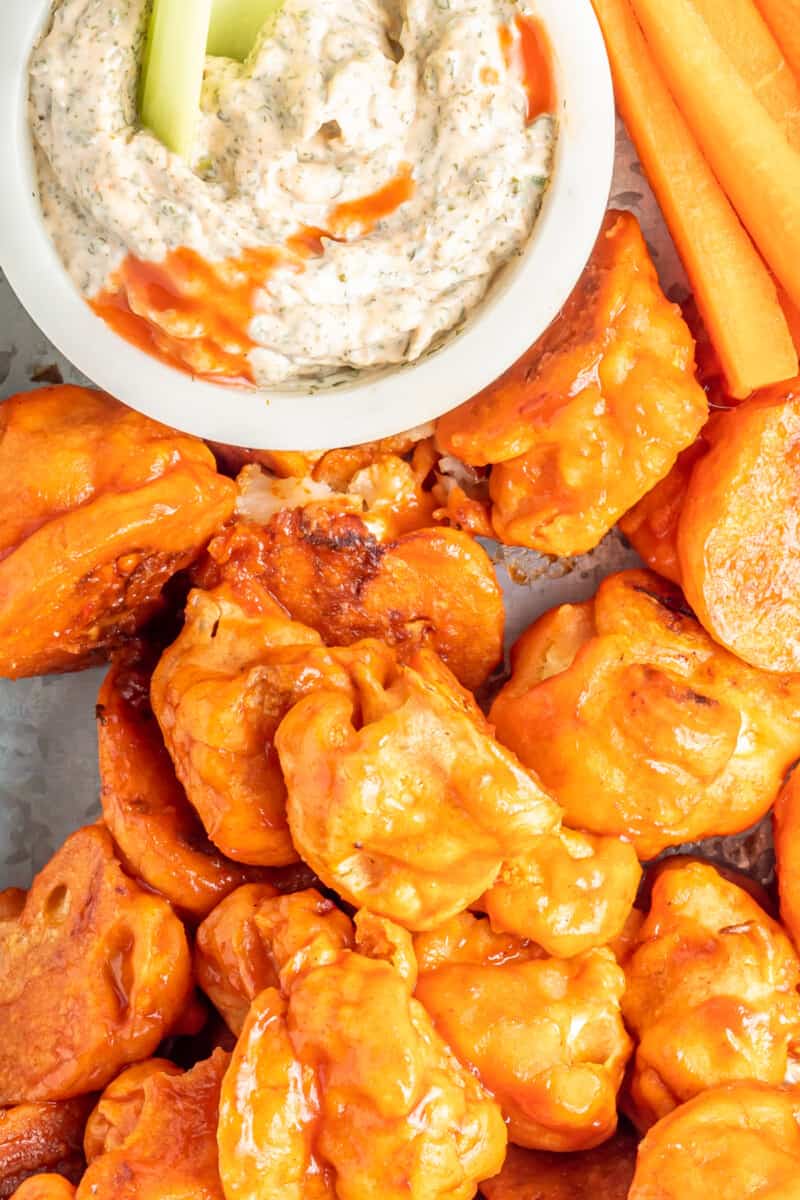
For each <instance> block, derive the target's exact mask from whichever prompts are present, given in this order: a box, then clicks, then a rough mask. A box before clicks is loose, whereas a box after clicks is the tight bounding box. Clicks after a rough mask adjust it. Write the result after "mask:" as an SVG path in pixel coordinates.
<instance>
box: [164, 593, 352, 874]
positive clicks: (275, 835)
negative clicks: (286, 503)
mask: <svg viewBox="0 0 800 1200" xmlns="http://www.w3.org/2000/svg"><path fill="white" fill-rule="evenodd" d="M323 684H324V685H325V686H326V687H328V688H333V687H341V688H344V689H345V690H346V691H349V690H350V689H351V684H350V677H349V674H348V672H347V671H346V669H345V668H344V667H342V666H341V665H339V664H338V663H337V661H336V659H335V657H334V655H333V654H331V653H330V652H329V651H327V650H326V649H325V647H324V646H323V644H322V640H321V638H320V637H319V635H318V634H316V633H315V632H314V631H313V630H312V629H308V628H307V627H306V626H304V625H300V624H298V623H297V622H294V621H291V620H290V619H289V618H288V617H287V615H286V613H285V612H284V611H283V609H281V608H280V606H279V605H278V604H276V603H275V601H274V600H273V599H272V598H271V597H270V596H269V595H267V593H266V592H264V591H263V589H262V588H260V587H259V585H258V584H256V583H254V582H252V581H250V583H249V584H248V589H247V591H246V592H244V591H240V590H236V591H235V590H234V589H233V588H232V587H230V586H229V585H227V584H223V585H221V586H220V587H218V588H215V589H214V590H213V591H210V592H203V591H194V592H192V593H191V594H190V596H189V600H188V603H187V607H186V621H185V624H184V627H183V630H182V631H181V633H180V634H179V636H178V638H177V640H176V641H175V642H174V643H173V645H172V646H170V647H169V649H168V650H166V651H165V653H164V654H163V655H162V657H161V660H160V662H159V664H158V666H157V668H156V670H155V672H154V674H153V680H152V685H151V701H152V705H153V711H154V713H155V714H156V717H157V718H158V722H159V725H160V726H161V731H162V733H163V736H164V741H165V743H166V746H167V749H168V751H169V753H170V756H171V757H172V761H173V763H174V764H175V770H176V773H177V776H178V779H179V780H180V781H181V783H182V784H183V786H184V788H185V789H186V795H187V796H188V798H189V800H190V802H191V803H192V804H193V805H194V807H195V809H196V810H197V812H198V813H199V815H200V819H201V821H202V822H203V825H204V827H205V829H206V832H207V833H208V836H209V837H210V839H211V841H212V842H213V843H214V845H215V846H217V847H218V848H219V849H220V850H221V851H222V852H223V853H224V854H226V855H227V856H228V857H229V858H232V859H233V860H234V861H236V862H243V863H252V864H263V865H267V866H281V865H284V864H286V863H291V862H293V861H294V860H295V859H296V858H297V853H296V851H295V849H294V846H293V845H292V841H291V838H290V837H289V831H288V828H287V825H286V813H285V799H286V790H285V787H284V783H283V777H282V775H281V770H280V766H279V764H278V760H277V755H276V753H275V750H274V747H273V745H272V739H273V736H274V733H275V730H276V729H277V726H278V723H279V721H280V719H281V717H282V716H283V715H284V713H285V712H286V711H287V709H288V708H289V707H290V706H291V704H292V703H293V702H294V700H295V699H297V698H298V697H299V696H302V695H303V694H304V693H305V692H307V691H309V690H311V689H312V688H314V687H319V686H322V685H323Z"/></svg>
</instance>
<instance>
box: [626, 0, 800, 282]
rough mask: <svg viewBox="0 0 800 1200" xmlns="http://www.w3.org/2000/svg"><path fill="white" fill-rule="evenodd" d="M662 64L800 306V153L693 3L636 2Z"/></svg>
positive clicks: (730, 190)
mask: <svg viewBox="0 0 800 1200" xmlns="http://www.w3.org/2000/svg"><path fill="white" fill-rule="evenodd" d="M632 6H633V10H634V12H635V13H636V15H637V17H638V19H639V24H640V25H641V27H642V30H643V32H644V35H645V38H646V39H647V43H648V45H649V46H650V50H651V51H652V54H653V58H654V59H655V62H656V65H657V66H658V68H659V70H660V71H661V74H662V76H663V77H664V80H665V82H666V84H667V86H668V88H669V89H670V91H671V92H672V94H673V96H674V97H675V100H676V102H677V104H678V107H679V108H680V110H681V112H682V113H683V115H684V117H685V118H686V121H687V123H688V125H689V127H690V129H692V131H693V132H694V135H695V137H696V138H697V140H698V142H699V144H700V148H701V149H702V151H703V153H704V154H705V156H706V158H707V159H708V163H709V165H710V167H711V169H712V170H713V172H714V174H715V175H716V176H717V179H718V180H719V182H720V183H721V184H722V187H723V188H724V189H725V191H726V192H727V194H728V196H729V197H730V200H731V201H732V203H733V206H734V208H735V209H736V210H737V212H738V213H739V216H740V217H741V219H742V221H743V222H744V224H745V226H746V227H747V229H748V230H749V232H750V235H751V236H752V238H753V241H754V242H755V244H756V246H757V247H758V249H759V250H760V251H761V254H762V255H763V257H764V258H765V259H766V261H767V264H768V265H769V266H770V267H771V268H772V270H773V271H774V273H775V275H776V276H777V277H778V279H779V280H780V282H781V283H782V284H783V286H784V287H785V288H786V291H787V292H788V294H789V297H790V299H791V300H793V301H794V303H795V304H797V305H800V154H798V152H797V151H796V150H793V149H792V147H791V146H790V144H789V142H788V141H787V140H786V137H785V135H784V133H783V132H782V130H781V128H780V126H779V125H778V124H777V123H776V122H775V121H774V120H773V119H772V117H771V116H770V115H769V113H768V112H767V110H766V109H765V108H764V106H763V104H761V103H760V102H759V101H758V100H757V99H756V97H755V95H754V94H753V92H752V90H751V88H750V87H748V85H747V84H746V83H745V81H744V80H743V79H742V77H741V75H740V74H739V72H738V71H737V70H736V67H735V66H734V65H733V63H732V62H731V60H730V59H729V58H728V56H727V54H726V53H725V51H724V50H722V49H721V47H720V46H719V44H718V42H716V41H715V39H714V37H713V36H712V34H711V31H710V30H709V28H708V26H707V25H706V23H705V21H704V20H703V18H702V17H701V16H700V14H699V13H698V12H697V9H696V8H694V7H693V5H692V0H668V3H665V2H664V0H632Z"/></svg>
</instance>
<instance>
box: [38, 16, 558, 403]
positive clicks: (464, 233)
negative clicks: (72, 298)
mask: <svg viewBox="0 0 800 1200" xmlns="http://www.w3.org/2000/svg"><path fill="white" fill-rule="evenodd" d="M531 2H532V3H533V0H531ZM526 3H527V0H521V3H519V2H517V0H447V3H446V4H443V3H441V0H315V2H314V3H313V4H308V2H307V0H284V3H283V6H282V9H281V11H280V13H279V15H278V16H277V18H276V20H275V21H274V23H273V24H272V25H271V26H270V27H269V29H268V30H265V31H264V34H263V36H262V37H261V38H260V40H259V41H258V43H257V44H256V46H255V47H254V50H253V52H252V54H251V55H250V57H249V59H248V60H247V61H246V62H245V63H243V64H240V63H234V62H233V61H231V60H228V59H222V58H208V59H207V60H206V72H205V79H204V83H203V93H202V98H201V111H200V116H199V121H198V127H197V133H196V138H195V146H194V150H193V153H192V155H191V156H190V160H188V161H184V160H183V159H180V158H178V157H177V156H176V155H174V154H171V153H170V152H169V151H168V150H167V149H166V148H165V147H164V146H162V145H161V144H160V143H159V142H158V141H157V139H156V138H155V137H154V136H153V135H152V133H150V132H149V131H148V130H146V129H144V128H142V127H141V125H140V124H139V122H138V117H137V107H136V93H137V83H138V77H139V67H140V61H141V55H142V50H143V44H144V36H145V31H146V26H147V18H148V14H149V11H150V4H149V0H54V4H53V17H52V22H51V25H50V27H49V28H48V29H47V30H46V31H45V34H44V35H43V38H42V40H41V41H40V43H39V45H38V46H37V47H36V48H35V50H34V52H33V55H32V58H31V66H30V105H29V109H30V120H31V125H32V131H33V135H34V142H35V146H36V157H37V167H38V173H39V195H40V199H41V204H42V209H43V215H44V219H45V223H46V225H47V227H48V229H49V231H50V234H51V236H52V238H53V241H54V243H55V245H56V248H57V250H58V252H59V253H60V255H61V257H62V259H63V261H64V263H65V265H66V267H67V269H68V270H69V272H70V274H71V276H72V278H73V280H74V281H75V283H76V285H77V287H78V288H79V290H80V291H81V293H82V295H83V296H84V297H85V298H86V299H87V301H88V302H89V303H90V304H91V305H92V307H93V309H94V311H95V312H96V313H98V315H100V316H101V317H102V318H103V319H104V320H106V321H107V322H108V323H109V324H110V325H111V326H112V327H113V328H114V329H115V330H116V331H117V332H118V333H120V334H121V335H122V336H124V337H126V338H127V339H128V340H129V341H131V342H134V343H135V344H136V345H138V346H140V347H141V348H142V349H145V350H147V351H148V352H149V353H151V354H153V355H155V356H157V357H158V358H160V359H162V360H163V361H167V362H169V363H171V364H172V365H175V366H179V367H181V368H183V369H185V370H187V371H189V372H191V373H193V374H196V375H198V376H202V377H209V378H213V379H215V380H217V381H223V382H226V381H230V382H234V383H237V384H242V383H244V384H254V385H257V386H259V387H270V386H292V385H295V386H306V387H307V386H308V385H309V384H317V383H321V382H336V381H337V380H338V379H342V378H345V377H346V376H347V375H349V374H351V373H352V372H355V371H363V370H369V369H375V370H380V369H383V368H386V367H388V366H392V365H400V364H404V363H410V362H414V361H416V360H417V359H418V358H419V357H420V356H421V355H422V354H423V353H425V351H426V350H428V349H429V348H431V347H435V346H437V345H438V344H440V343H441V341H442V340H443V339H444V338H445V337H446V336H447V335H448V334H450V333H452V332H453V331H455V330H457V329H458V328H460V326H461V325H462V324H463V322H464V321H465V319H467V318H468V317H469V316H470V314H471V313H472V311H473V310H474V309H475V308H476V307H477V306H478V305H479V304H480V303H481V301H482V300H483V297H484V296H485V294H486V292H487V290H488V288H489V287H490V286H491V284H492V281H493V280H494V278H495V276H496V275H497V273H498V272H499V271H500V270H502V268H503V267H505V266H506V265H507V264H508V263H509V262H511V261H512V260H513V259H514V258H515V257H517V256H518V255H519V254H521V253H522V251H523V250H524V248H525V245H526V243H527V240H528V238H529V236H530V233H531V231H532V229H533V226H534V224H535V221H536V218H537V216H538V212H539V208H540V206H541V200H542V196H543V194H544V191H545V188H546V186H547V183H548V179H549V175H550V171H551V167H552V161H553V147H554V143H555V136H556V129H555V122H554V118H553V109H554V104H553V100H554V90H553V86H552V70H551V60H550V54H549V47H548V45H547V38H546V34H545V32H544V30H543V29H542V28H541V27H540V25H539V24H538V22H537V21H536V19H535V17H534V16H533V15H532V14H530V13H529V12H528V11H527V10H526V7H525V5H526ZM498 28H500V30H501V34H500V38H498Z"/></svg>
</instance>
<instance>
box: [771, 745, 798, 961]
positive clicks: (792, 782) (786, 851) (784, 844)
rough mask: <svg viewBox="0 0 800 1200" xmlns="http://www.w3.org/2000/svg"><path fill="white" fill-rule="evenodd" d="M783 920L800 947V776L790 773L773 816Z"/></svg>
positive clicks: (795, 772) (795, 769) (794, 771)
mask: <svg viewBox="0 0 800 1200" xmlns="http://www.w3.org/2000/svg"><path fill="white" fill-rule="evenodd" d="M773 825H774V840H775V859H776V868H777V874H778V890H779V892H780V898H781V920H782V921H783V923H784V925H785V926H786V928H787V929H788V930H789V933H790V934H791V935H792V938H793V940H794V944H795V945H796V946H800V772H798V770H797V767H796V766H795V767H794V768H793V769H792V771H791V772H790V773H789V775H788V777H787V779H786V782H785V783H784V785H783V788H782V789H781V793H780V795H779V796H778V799H777V801H776V802H775V809H774V812H773Z"/></svg>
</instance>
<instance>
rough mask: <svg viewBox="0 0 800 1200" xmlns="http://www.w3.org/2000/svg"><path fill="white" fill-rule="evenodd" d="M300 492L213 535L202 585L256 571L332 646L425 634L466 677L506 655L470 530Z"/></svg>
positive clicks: (487, 568)
mask: <svg viewBox="0 0 800 1200" xmlns="http://www.w3.org/2000/svg"><path fill="white" fill-rule="evenodd" d="M389 494H390V495H391V494H392V489H391V488H390V489H389ZM296 501H297V497H290V498H289V500H288V501H287V502H286V504H284V505H282V506H279V507H277V508H275V509H274V510H273V511H272V512H269V514H268V515H267V514H266V513H265V514H264V521H263V523H256V522H255V521H252V520H250V521H240V522H239V523H237V524H236V525H235V526H233V527H232V528H231V529H230V530H228V531H226V532H225V533H224V534H222V535H221V536H220V537H218V538H215V539H214V541H213V542H212V543H211V546H210V548H209V558H208V559H207V560H206V565H205V567H204V569H202V570H201V571H200V573H199V575H198V581H199V582H200V583H201V585H203V586H206V587H208V586H211V585H213V584H215V583H217V582H219V581H220V580H221V579H230V580H232V581H233V582H235V583H238V582H239V581H240V580H241V579H242V578H243V577H244V578H245V579H247V578H254V579H257V580H258V581H259V582H260V583H261V584H263V586H264V587H266V588H267V589H268V590H269V591H270V592H272V594H273V595H274V596H275V597H276V598H277V599H278V600H279V601H280V603H281V604H283V605H284V607H285V608H286V609H287V610H288V612H289V613H290V614H291V616H292V617H294V619H295V620H297V621H302V622H303V623H304V624H306V625H309V626H311V627H313V628H314V629H316V630H318V632H319V633H320V634H321V635H322V637H323V638H324V639H325V641H326V642H328V643H329V644H331V645H349V644H350V643H351V642H354V641H357V640H358V639H360V638H366V637H379V638H382V639H383V640H384V641H387V642H389V643H390V644H392V645H397V646H401V647H409V646H414V645H418V644H424V643H427V644H430V645H431V646H432V647H433V648H434V649H435V650H436V651H437V653H438V654H439V655H440V656H441V657H442V658H443V659H444V660H445V662H446V663H447V664H448V666H449V667H450V668H451V670H452V671H453V672H454V674H455V675H457V676H458V678H459V679H460V680H461V682H462V683H463V684H464V685H465V686H467V687H471V688H475V687H478V686H479V685H480V684H481V683H483V682H484V680H485V679H486V678H487V676H488V675H489V674H490V672H491V671H492V670H493V669H494V667H496V666H497V664H498V663H499V661H500V659H501V657H502V651H503V628H504V622H505V614H504V609H503V599H502V594H501V591H500V586H499V584H498V582H497V578H496V576H495V573H494V568H493V567H492V564H491V562H490V561H489V558H488V556H487V554H486V552H485V551H484V550H483V548H482V547H481V546H479V545H478V544H477V543H476V542H475V541H474V540H473V538H472V537H470V536H469V535H468V534H466V533H462V532H461V531H460V530H457V529H444V528H418V527H417V524H418V523H414V522H413V521H412V523H411V528H410V530H409V531H406V532H402V531H398V530H397V529H390V530H389V532H388V533H387V530H386V528H385V521H384V519H383V517H379V519H378V522H377V525H376V523H375V512H376V507H375V503H374V502H373V504H372V507H371V509H370V512H371V514H372V515H371V516H366V515H362V514H361V511H360V508H361V505H360V502H359V505H358V506H357V507H356V508H355V509H353V506H352V505H351V506H349V507H348V506H343V504H342V501H341V497H335V498H334V500H333V501H332V502H326V501H320V502H315V503H310V504H307V505H305V506H300V505H298V504H297V503H296ZM274 503H277V502H274ZM248 511H259V510H258V509H257V508H256V509H254V508H253V507H252V506H251V507H250V508H249V509H248ZM262 511H263V510H262ZM393 523H394V524H396V523H395V522H393V521H392V522H390V524H393Z"/></svg>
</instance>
